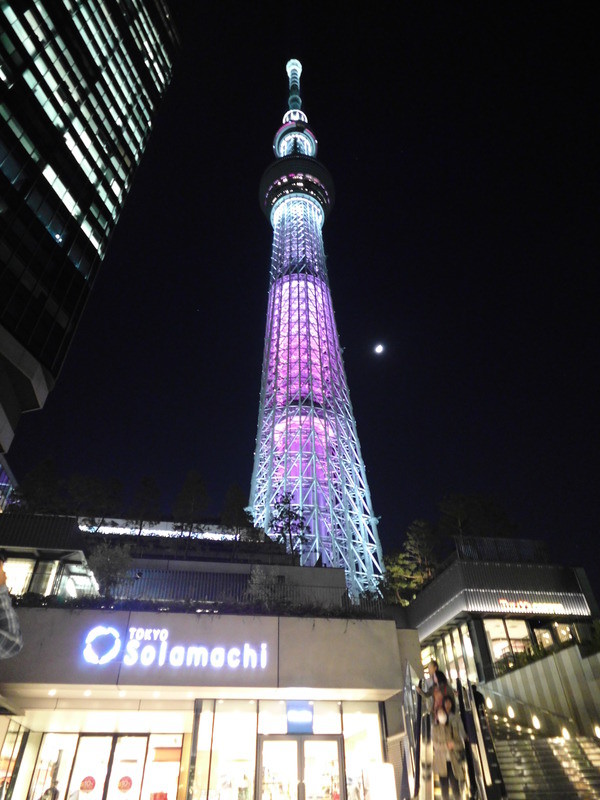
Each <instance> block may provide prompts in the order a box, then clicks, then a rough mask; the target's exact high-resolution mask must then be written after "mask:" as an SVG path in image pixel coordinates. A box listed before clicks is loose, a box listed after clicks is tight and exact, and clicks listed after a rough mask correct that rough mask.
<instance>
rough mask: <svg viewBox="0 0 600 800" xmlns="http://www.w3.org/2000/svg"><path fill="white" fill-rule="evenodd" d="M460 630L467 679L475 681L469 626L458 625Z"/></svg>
mask: <svg viewBox="0 0 600 800" xmlns="http://www.w3.org/2000/svg"><path fill="white" fill-rule="evenodd" d="M460 632H461V635H462V640H463V649H464V653H465V656H466V660H467V677H468V679H469V681H477V680H478V676H477V666H476V664H475V655H474V653H473V642H472V641H471V635H470V633H469V626H468V625H466V624H464V625H461V626H460Z"/></svg>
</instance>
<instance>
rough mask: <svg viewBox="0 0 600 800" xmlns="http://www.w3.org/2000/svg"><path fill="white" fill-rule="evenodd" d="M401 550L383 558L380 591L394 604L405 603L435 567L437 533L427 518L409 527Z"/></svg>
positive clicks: (432, 574)
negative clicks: (382, 576)
mask: <svg viewBox="0 0 600 800" xmlns="http://www.w3.org/2000/svg"><path fill="white" fill-rule="evenodd" d="M405 536H406V538H405V541H404V545H403V546H402V549H401V550H400V551H399V552H398V553H395V554H392V555H390V556H385V557H384V563H385V569H386V573H385V578H384V580H383V585H382V592H383V595H384V597H385V598H386V599H387V600H388V601H389V602H393V603H399V604H400V605H408V603H409V602H410V601H411V600H414V598H415V596H416V594H417V592H419V591H420V589H422V588H423V586H424V585H425V584H426V583H428V582H429V581H430V580H431V578H433V576H434V574H435V569H436V557H435V545H436V534H435V531H434V529H433V527H432V526H431V523H429V522H428V521H427V520H424V519H416V520H414V522H411V524H410V525H409V526H408V528H407V530H406V535H405Z"/></svg>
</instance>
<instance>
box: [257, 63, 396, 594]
mask: <svg viewBox="0 0 600 800" xmlns="http://www.w3.org/2000/svg"><path fill="white" fill-rule="evenodd" d="M286 69H287V74H288V77H289V102H288V105H289V110H288V111H287V112H286V114H285V115H284V117H283V125H282V126H281V128H280V129H279V130H278V131H277V133H276V134H275V140H274V143H273V149H274V151H275V156H276V161H274V162H273V163H272V164H271V165H270V166H269V167H268V168H267V170H266V172H265V173H264V175H263V178H262V181H261V185H260V202H261V205H262V208H263V210H264V212H265V214H266V215H267V217H269V219H270V221H271V224H272V226H273V250H272V256H271V270H270V286H269V303H268V311H267V330H266V337H265V350H264V361H263V371H262V386H261V395H260V409H259V418H258V434H257V441H256V452H255V460H254V472H253V475H252V486H251V493H250V509H251V512H252V514H253V517H254V523H255V525H257V526H259V527H263V528H265V529H266V530H268V529H269V523H270V520H271V515H272V512H273V507H274V505H275V504H276V503H278V502H279V501H280V500H281V499H282V498H283V497H284V496H288V497H291V504H292V506H293V507H294V508H296V509H298V510H299V511H300V512H301V513H302V515H303V517H304V520H305V521H306V523H307V525H308V528H309V533H308V535H307V536H306V538H305V540H304V542H303V543H302V544H301V545H300V544H299V552H300V561H301V563H302V564H303V565H314V564H316V563H322V564H323V565H324V566H334V567H343V568H344V569H345V571H346V581H347V585H348V589H349V591H350V593H351V594H352V595H354V596H355V595H357V594H359V593H360V592H362V591H365V590H375V589H376V588H377V585H378V582H379V579H380V577H381V574H382V563H383V561H382V557H381V546H380V544H379V538H378V535H377V520H376V518H375V516H374V514H373V509H372V507H371V497H370V494H369V487H368V486H367V478H366V474H365V465H364V462H363V459H362V456H361V452H360V445H359V443H358V436H357V433H356V423H355V421H354V416H353V414H352V405H351V403H350V395H349V392H348V383H347V380H346V374H345V371H344V365H343V362H342V354H341V350H340V344H339V340H338V335H337V330H336V325H335V320H334V316H333V307H332V304H331V293H330V290H329V281H328V277H327V268H326V265H325V253H324V250H323V237H322V234H321V228H322V226H323V222H324V220H325V218H326V217H327V214H328V213H329V211H330V209H331V206H332V204H333V181H332V179H331V176H330V174H329V172H328V170H327V169H326V168H325V167H324V166H323V165H322V164H321V163H319V162H318V161H317V160H316V158H315V156H316V153H317V140H316V139H315V136H314V134H313V133H312V131H311V130H310V128H309V127H308V119H307V117H306V114H304V112H303V111H302V110H301V107H302V101H301V99H300V73H301V72H302V66H301V64H300V62H299V61H295V60H292V61H289V62H288V64H287V68H286Z"/></svg>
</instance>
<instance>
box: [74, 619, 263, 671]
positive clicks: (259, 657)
mask: <svg viewBox="0 0 600 800" xmlns="http://www.w3.org/2000/svg"><path fill="white" fill-rule="evenodd" d="M122 650H123V651H124V652H123V657H122V659H121V663H122V664H123V666H124V667H133V666H135V665H139V666H141V667H152V666H154V667H174V668H175V669H178V668H180V667H184V668H185V667H190V668H193V669H197V668H207V669H223V668H229V669H245V670H247V669H250V670H256V669H265V668H266V666H267V645H266V643H265V642H262V643H261V644H260V645H258V646H253V645H252V644H250V643H249V642H241V643H240V644H239V645H234V646H228V647H223V646H216V647H213V646H208V645H204V644H202V643H194V644H187V643H186V644H172V643H171V642H170V640H169V630H168V628H139V627H131V628H129V630H128V636H127V638H126V641H125V646H124V648H123V641H122V638H121V634H120V633H119V631H117V630H116V628H112V627H110V626H104V625H96V626H95V627H94V628H92V629H91V630H90V631H89V632H88V634H87V636H86V638H85V645H84V648H83V658H84V660H85V661H87V662H88V664H94V665H103V664H108V663H109V662H111V661H114V660H115V659H116V658H117V656H118V655H119V654H120V653H121V651H122Z"/></svg>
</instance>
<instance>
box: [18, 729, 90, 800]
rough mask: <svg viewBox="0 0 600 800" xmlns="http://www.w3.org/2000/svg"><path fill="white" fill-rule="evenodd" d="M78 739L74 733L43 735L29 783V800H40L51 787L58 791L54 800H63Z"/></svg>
mask: <svg viewBox="0 0 600 800" xmlns="http://www.w3.org/2000/svg"><path fill="white" fill-rule="evenodd" d="M78 738H79V737H78V736H77V734H76V733H46V734H45V735H44V738H43V740H42V746H41V748H40V754H39V756H38V761H37V764H36V767H35V770H34V773H33V780H32V781H31V790H30V792H29V800H40V798H41V797H42V796H43V795H44V792H46V791H48V790H50V789H51V788H52V786H53V785H54V786H55V787H56V789H58V795H57V797H56V800H64V798H65V793H66V791H67V783H68V780H69V774H70V772H71V766H72V764H73V756H74V755H75V750H76V748H77V740H78ZM54 782H56V783H54ZM49 794H52V792H49Z"/></svg>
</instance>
